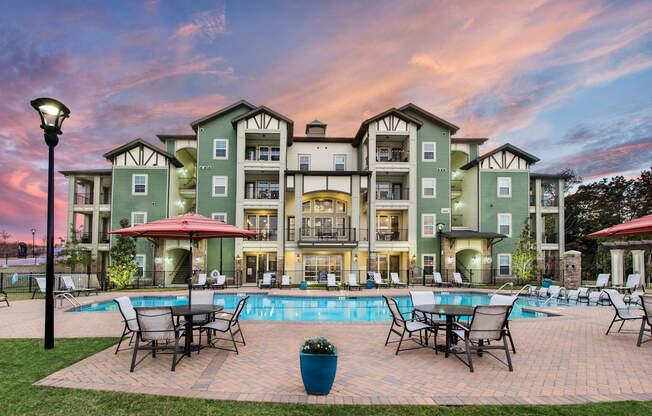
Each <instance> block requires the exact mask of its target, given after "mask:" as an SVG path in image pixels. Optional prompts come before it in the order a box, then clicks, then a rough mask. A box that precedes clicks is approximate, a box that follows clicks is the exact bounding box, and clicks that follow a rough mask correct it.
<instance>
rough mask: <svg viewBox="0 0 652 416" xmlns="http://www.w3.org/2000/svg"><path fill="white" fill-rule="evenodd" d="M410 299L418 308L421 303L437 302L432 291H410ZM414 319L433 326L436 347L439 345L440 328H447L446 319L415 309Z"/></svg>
mask: <svg viewBox="0 0 652 416" xmlns="http://www.w3.org/2000/svg"><path fill="white" fill-rule="evenodd" d="M410 299H411V300H412V307H413V308H415V309H416V307H417V306H420V305H434V304H435V303H437V302H436V301H435V293H434V292H431V291H425V290H418V291H410ZM412 317H413V319H416V320H417V321H421V322H425V323H427V324H428V325H431V326H432V329H433V332H434V334H435V347H436V346H437V332H438V331H439V330H440V329H443V330H444V331H445V330H446V319H441V318H440V317H439V316H438V315H433V314H430V313H429V314H425V313H423V312H419V311H417V310H413V313H412Z"/></svg>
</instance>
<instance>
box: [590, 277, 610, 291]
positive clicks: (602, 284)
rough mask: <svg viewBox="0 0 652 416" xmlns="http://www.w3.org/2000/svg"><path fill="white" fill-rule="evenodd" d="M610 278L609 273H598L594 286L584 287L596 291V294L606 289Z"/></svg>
mask: <svg viewBox="0 0 652 416" xmlns="http://www.w3.org/2000/svg"><path fill="white" fill-rule="evenodd" d="M610 277H611V274H610V273H600V274H598V278H597V279H596V280H595V284H594V285H586V287H587V288H588V289H589V290H597V291H598V292H599V291H600V290H602V289H605V288H606V287H607V284H608V283H609V278H610Z"/></svg>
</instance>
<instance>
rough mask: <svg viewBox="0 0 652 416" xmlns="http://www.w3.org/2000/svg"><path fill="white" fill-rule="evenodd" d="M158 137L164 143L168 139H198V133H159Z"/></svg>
mask: <svg viewBox="0 0 652 416" xmlns="http://www.w3.org/2000/svg"><path fill="white" fill-rule="evenodd" d="M156 137H158V139H159V140H160V141H162V142H163V143H165V141H166V140H197V135H196V134H157V135H156Z"/></svg>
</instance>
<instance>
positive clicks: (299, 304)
mask: <svg viewBox="0 0 652 416" xmlns="http://www.w3.org/2000/svg"><path fill="white" fill-rule="evenodd" d="M243 296H244V294H217V293H216V294H215V298H214V303H215V304H216V305H222V306H224V309H227V310H229V309H231V310H232V309H235V307H236V305H237V303H238V301H239V300H240V299H242V297H243ZM395 299H396V300H397V302H398V305H399V308H400V309H401V312H408V311H411V310H412V302H411V300H410V298H409V297H408V296H403V297H396V298H395ZM131 301H132V303H133V305H134V306H136V307H138V306H174V305H186V304H187V303H188V297H187V296H143V297H135V298H131ZM435 301H436V303H440V304H450V305H487V304H489V295H488V294H484V293H462V292H450V293H447V292H440V293H435ZM543 302H544V300H543V299H536V298H529V297H519V299H518V301H517V302H516V304H515V306H514V309H513V310H512V314H511V315H510V318H511V319H521V318H538V317H542V316H546V315H545V314H542V313H534V312H529V311H524V310H523V308H524V307H526V308H527V307H536V306H542V305H543ZM546 306H572V305H568V304H567V303H565V302H563V301H551V302H548V304H547V305H546ZM116 310H118V305H117V304H116V303H115V302H113V301H107V302H101V303H93V304H90V305H85V306H82V307H78V308H74V309H71V310H69V312H90V311H116ZM241 319H251V320H264V321H339V322H342V321H344V322H376V321H390V320H391V314H390V312H389V309H388V308H387V305H385V301H384V300H383V298H382V297H359V298H356V297H345V296H341V297H328V298H327V297H321V298H318V297H313V298H309V297H279V296H267V295H263V294H255V295H253V294H252V295H250V297H249V300H248V301H247V305H246V307H245V309H244V310H243V312H242V315H241Z"/></svg>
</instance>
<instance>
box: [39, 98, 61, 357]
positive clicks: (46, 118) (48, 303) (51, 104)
mask: <svg viewBox="0 0 652 416" xmlns="http://www.w3.org/2000/svg"><path fill="white" fill-rule="evenodd" d="M30 104H31V105H32V107H34V109H35V110H36V111H37V112H38V114H39V116H40V117H41V128H42V129H43V132H44V137H45V143H46V144H47V145H48V222H47V233H46V235H47V236H46V245H47V249H46V261H45V349H46V350H49V349H52V348H54V296H53V295H54V147H55V146H56V145H57V144H58V143H59V135H60V134H61V125H62V124H63V120H64V119H66V118H67V117H69V116H70V110H69V109H68V107H66V106H65V105H63V103H61V102H59V101H57V100H54V99H52V98H37V99H36V100H32V101H31V102H30Z"/></svg>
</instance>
